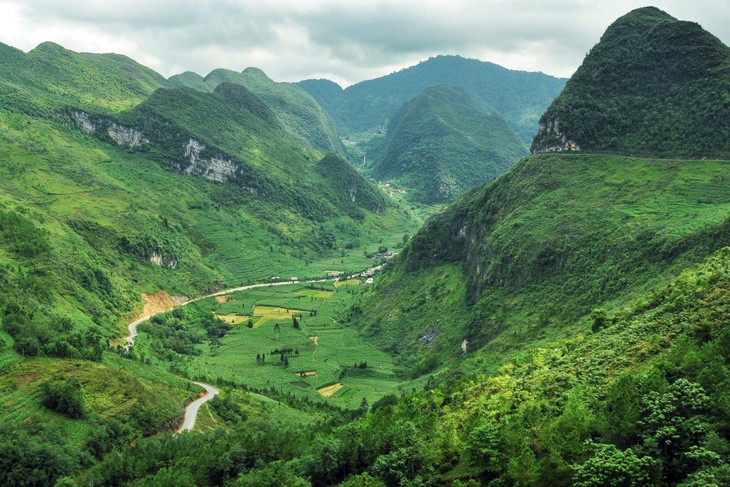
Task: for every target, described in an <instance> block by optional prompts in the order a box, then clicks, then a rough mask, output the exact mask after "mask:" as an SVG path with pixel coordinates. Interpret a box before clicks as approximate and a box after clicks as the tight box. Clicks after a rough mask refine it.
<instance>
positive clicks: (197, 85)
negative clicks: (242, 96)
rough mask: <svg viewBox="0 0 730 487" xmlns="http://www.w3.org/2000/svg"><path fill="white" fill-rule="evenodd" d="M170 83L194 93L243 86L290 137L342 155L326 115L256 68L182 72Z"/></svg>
mask: <svg viewBox="0 0 730 487" xmlns="http://www.w3.org/2000/svg"><path fill="white" fill-rule="evenodd" d="M169 81H170V83H172V84H173V85H176V86H184V87H187V88H192V89H194V90H197V91H203V92H212V91H213V90H215V88H216V87H217V86H218V85H219V84H221V83H224V82H228V83H236V84H239V85H243V86H245V87H246V88H248V89H249V90H251V91H252V92H253V93H255V94H256V95H258V96H259V97H261V98H262V99H263V100H264V101H265V102H266V103H267V104H268V105H269V107H271V109H272V110H273V111H274V113H276V116H277V117H278V118H279V121H280V122H281V123H282V125H283V126H284V127H285V128H286V129H287V130H288V131H289V132H290V133H291V134H293V135H295V136H297V137H299V138H300V139H301V140H302V141H304V142H306V143H308V144H309V145H311V146H312V147H314V148H315V149H317V150H319V151H322V152H334V153H338V154H344V147H343V145H342V142H340V139H339V136H338V135H337V130H336V129H335V126H334V124H333V122H332V120H331V119H330V117H329V115H328V114H327V112H326V111H325V110H323V109H322V107H320V106H319V104H318V103H317V102H316V101H315V100H314V99H313V98H312V97H311V96H310V95H309V94H308V93H307V92H306V91H304V90H303V89H301V88H300V87H299V86H297V85H296V84H293V83H276V82H274V81H272V80H271V79H270V78H269V77H268V76H266V74H265V73H264V72H263V71H261V70H260V69H257V68H246V69H245V70H243V72H240V73H238V72H236V71H230V70H227V69H216V70H214V71H211V72H210V73H209V74H208V75H207V76H206V77H205V78H203V77H202V76H200V75H198V74H196V73H192V72H189V71H188V72H185V73H182V74H178V75H175V76H172V77H170V78H169Z"/></svg>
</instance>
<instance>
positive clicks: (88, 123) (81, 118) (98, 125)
mask: <svg viewBox="0 0 730 487" xmlns="http://www.w3.org/2000/svg"><path fill="white" fill-rule="evenodd" d="M71 121H72V123H73V124H74V125H76V126H77V127H78V128H80V129H81V130H83V131H84V132H86V133H87V134H101V133H104V132H106V135H108V136H109V138H110V139H112V140H113V141H114V142H115V143H116V144H117V145H121V146H124V145H126V146H128V147H139V146H141V145H143V144H147V143H149V139H148V138H147V137H146V136H145V135H144V133H142V132H141V131H140V130H137V129H135V128H132V127H125V126H124V125H120V124H118V123H116V122H114V121H112V120H109V119H108V118H104V117H100V116H97V115H92V114H90V113H86V112H83V111H80V110H75V111H73V112H71Z"/></svg>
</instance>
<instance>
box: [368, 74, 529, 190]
mask: <svg viewBox="0 0 730 487" xmlns="http://www.w3.org/2000/svg"><path fill="white" fill-rule="evenodd" d="M375 140H377V139H375ZM525 155H527V148H526V147H525V144H524V143H523V142H522V140H521V139H520V138H519V137H518V136H517V135H516V134H515V133H514V132H513V131H512V130H511V129H510V128H509V127H508V126H507V124H506V123H505V122H504V120H502V118H501V117H499V116H498V115H488V114H486V113H484V112H482V111H481V110H479V109H478V108H477V107H476V106H474V104H473V103H472V102H471V100H470V99H469V96H468V95H466V93H464V92H463V91H462V90H460V89H456V88H450V87H447V86H437V87H433V88H428V89H426V90H425V91H424V92H423V93H421V94H420V95H418V96H417V97H416V98H414V99H413V100H411V101H410V102H408V103H406V104H405V105H403V107H402V108H401V109H400V110H399V111H398V112H397V113H396V114H395V115H394V116H393V119H392V120H391V121H390V124H389V126H388V132H387V135H386V136H385V137H384V138H383V139H382V142H381V144H379V146H376V148H374V150H373V149H371V150H370V151H369V152H368V159H369V160H370V164H372V165H373V166H374V168H373V173H374V174H375V176H376V177H377V178H378V179H380V180H386V181H393V180H394V181H396V182H397V183H398V184H399V185H400V186H405V187H406V188H409V189H412V190H413V193H412V194H411V195H410V197H411V198H412V199H414V200H417V201H421V202H424V203H434V202H448V201H453V200H454V199H456V197H457V196H460V195H462V194H463V193H465V192H466V191H468V190H470V189H473V188H476V187H477V186H481V185H482V184H484V183H486V182H488V181H491V180H493V179H494V178H496V177H497V176H499V175H501V174H502V173H503V172H505V171H506V170H507V169H509V167H511V166H512V165H513V164H514V163H515V162H517V161H518V160H519V159H520V158H521V157H523V156H525Z"/></svg>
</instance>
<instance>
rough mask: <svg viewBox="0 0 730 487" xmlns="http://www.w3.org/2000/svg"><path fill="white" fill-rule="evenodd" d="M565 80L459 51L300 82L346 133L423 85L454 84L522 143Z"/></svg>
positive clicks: (380, 117)
mask: <svg viewBox="0 0 730 487" xmlns="http://www.w3.org/2000/svg"><path fill="white" fill-rule="evenodd" d="M564 84H565V80H563V79H560V78H554V77H552V76H548V75H545V74H542V73H529V72H524V71H512V70H509V69H505V68H503V67H501V66H498V65H496V64H492V63H487V62H482V61H477V60H475V59H464V58H462V57H459V56H437V57H434V58H430V59H428V60H427V61H423V62H421V63H419V64H418V65H416V66H412V67H410V68H407V69H403V70H401V71H398V72H397V73H393V74H390V75H387V76H383V77H381V78H377V79H373V80H368V81H362V82H360V83H357V84H354V85H352V86H349V87H347V88H346V89H344V90H342V88H339V87H338V86H337V85H334V86H333V83H332V82H331V81H328V80H307V81H302V82H300V83H299V85H300V86H301V87H302V88H304V89H305V90H307V91H308V92H309V93H310V94H311V95H312V96H313V97H314V98H315V99H316V100H317V102H319V104H320V105H322V106H323V107H325V109H326V110H327V111H328V113H329V114H330V115H331V116H332V118H333V119H334V120H335V122H336V124H337V127H338V128H339V129H340V130H343V131H345V132H361V131H364V130H367V129H370V128H373V127H378V126H385V125H387V124H388V122H389V120H390V119H391V118H392V117H393V115H394V114H395V113H396V112H397V111H398V109H400V107H401V106H402V105H403V104H404V103H406V102H407V101H409V100H411V99H412V98H414V97H415V96H417V95H418V94H419V93H421V92H423V91H424V90H425V89H426V88H429V87H432V86H436V85H449V86H457V87H460V88H462V89H464V91H466V93H467V94H468V95H469V96H470V97H471V99H472V100H473V101H474V103H475V104H476V105H477V106H478V107H479V108H481V109H482V110H484V111H486V112H495V113H498V114H499V115H501V116H502V118H504V119H505V120H506V121H507V123H508V124H509V125H510V127H512V129H513V130H514V131H515V132H517V134H518V135H519V136H520V137H522V140H524V141H525V143H528V142H529V141H530V140H532V137H533V136H534V134H535V132H536V131H537V128H538V123H537V122H538V119H539V117H540V115H541V114H542V113H543V111H544V110H545V108H546V107H547V106H548V105H549V104H550V102H551V101H552V100H553V98H555V96H557V94H558V93H559V92H560V90H561V89H562V88H563V86H564ZM338 88H339V89H338Z"/></svg>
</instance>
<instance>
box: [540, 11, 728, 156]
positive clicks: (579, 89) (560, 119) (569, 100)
mask: <svg viewBox="0 0 730 487" xmlns="http://www.w3.org/2000/svg"><path fill="white" fill-rule="evenodd" d="M729 91H730V48H728V47H727V46H725V45H724V44H722V42H720V40H718V39H717V38H716V37H714V36H713V35H712V34H710V33H708V32H706V31H705V30H704V29H702V27H700V26H699V25H698V24H695V23H693V22H684V21H679V20H677V19H675V18H674V17H671V16H670V15H668V14H667V13H665V12H662V11H661V10H659V9H657V8H654V7H646V8H641V9H637V10H634V11H632V12H630V13H628V14H626V15H625V16H623V17H621V18H619V19H618V20H616V21H615V22H614V23H613V24H612V25H611V26H610V27H609V28H608V29H607V30H606V33H605V34H604V35H603V36H602V37H601V41H600V42H599V43H598V44H597V45H596V46H595V47H594V48H593V49H591V51H590V53H589V54H588V55H587V56H586V58H585V60H584V61H583V64H582V65H581V67H580V68H579V69H578V71H576V73H575V75H574V76H573V77H572V78H571V80H570V81H569V82H568V84H567V85H566V87H565V90H564V91H563V93H561V95H560V96H559V97H558V98H557V99H556V100H555V101H554V102H553V104H552V105H551V106H550V108H549V109H548V110H547V111H546V112H545V114H544V115H543V117H542V118H541V119H540V131H539V133H538V135H537V136H536V137H535V140H534V142H533V145H532V150H533V151H536V152H543V151H555V150H571V148H572V149H573V150H585V151H613V152H625V153H634V154H642V153H643V154H653V155H671V156H679V155H682V156H708V157H722V158H728V157H730V116H729V115H730V98H729V97H728V96H727V93H728V92H729Z"/></svg>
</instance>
